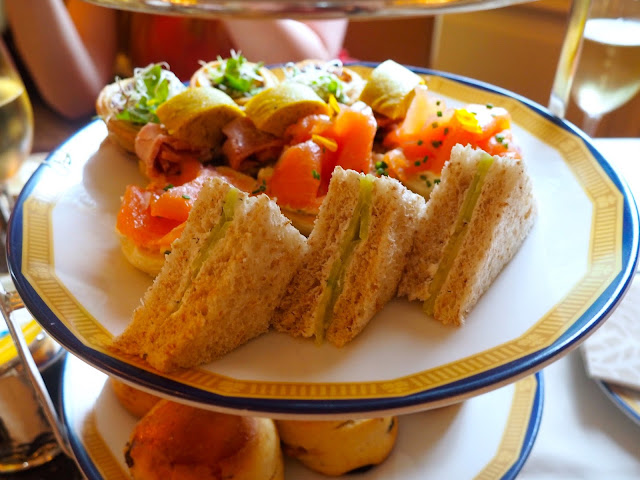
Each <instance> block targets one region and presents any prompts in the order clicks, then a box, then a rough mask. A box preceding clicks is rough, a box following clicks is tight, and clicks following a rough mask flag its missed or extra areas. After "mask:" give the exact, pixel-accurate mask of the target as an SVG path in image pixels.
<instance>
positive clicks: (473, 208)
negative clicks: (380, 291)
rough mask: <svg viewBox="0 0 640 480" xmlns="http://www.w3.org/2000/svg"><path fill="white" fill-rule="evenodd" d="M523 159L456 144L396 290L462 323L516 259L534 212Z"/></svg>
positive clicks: (439, 317)
mask: <svg viewBox="0 0 640 480" xmlns="http://www.w3.org/2000/svg"><path fill="white" fill-rule="evenodd" d="M536 211H537V209H536V203H535V199H534V196H533V187H532V183H531V179H530V177H529V175H528V173H527V169H526V165H525V163H524V161H523V160H521V159H514V158H509V157H500V156H494V157H492V156H491V155H489V154H487V153H485V152H483V151H482V150H480V149H473V148H472V147H470V146H466V147H463V146H462V145H456V146H454V147H453V149H452V151H451V158H450V160H449V162H448V163H446V164H445V167H444V169H443V170H442V177H441V181H440V183H439V184H438V185H436V187H435V188H434V189H433V191H432V193H431V196H430V197H429V202H428V203H427V210H426V213H425V215H424V217H423V218H422V219H421V221H420V226H419V227H418V231H417V233H416V235H415V237H414V242H413V249H412V251H411V253H410V258H411V261H410V262H408V263H407V266H406V270H405V274H404V276H403V278H402V280H401V282H400V288H399V292H398V293H399V295H406V296H408V297H409V299H410V300H416V299H419V300H421V301H423V302H424V311H425V313H427V314H428V315H431V316H433V317H434V318H435V319H436V320H438V321H440V322H442V323H444V324H454V325H461V324H463V323H464V320H465V318H466V316H467V315H468V313H469V312H470V311H471V309H472V308H473V307H474V305H475V304H476V303H477V301H478V299H479V298H480V297H481V296H482V295H483V294H484V293H485V292H486V291H487V289H488V288H489V286H490V285H491V283H492V282H493V281H494V279H495V278H496V277H497V275H498V274H499V273H500V272H501V271H502V269H503V267H504V266H505V265H506V264H507V263H508V262H509V261H510V260H511V258H512V257H513V256H514V255H515V253H516V252H517V251H518V249H519V248H520V246H521V244H522V242H523V241H524V239H525V238H526V236H527V235H528V233H529V231H530V230H531V227H532V225H533V223H534V220H535V217H536Z"/></svg>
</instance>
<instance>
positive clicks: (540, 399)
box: [58, 355, 545, 480]
mask: <svg viewBox="0 0 640 480" xmlns="http://www.w3.org/2000/svg"><path fill="white" fill-rule="evenodd" d="M63 361H64V363H63V366H62V374H61V388H60V389H59V393H58V397H59V398H58V405H59V412H60V416H61V418H62V421H63V423H64V425H65V427H66V428H67V436H68V440H69V445H70V446H71V450H72V451H73V454H74V456H75V458H76V462H77V464H78V466H79V467H80V469H81V470H82V472H83V474H84V475H85V476H86V477H87V479H88V480H103V476H102V475H101V473H100V471H99V469H98V467H97V466H96V464H95V463H94V462H93V460H92V459H91V455H90V454H89V452H88V451H87V450H86V448H85V446H84V443H83V441H82V439H81V438H80V436H79V435H78V434H77V432H76V431H75V430H73V429H71V428H69V425H72V422H73V418H74V414H73V411H72V409H71V408H67V404H66V402H65V398H69V397H70V396H71V395H72V391H73V389H74V387H73V386H72V381H71V380H70V375H68V374H67V369H68V366H67V364H68V362H70V361H82V360H80V359H75V358H72V357H71V356H70V355H67V356H66V357H65V358H64V360H63ZM533 376H534V378H535V380H536V387H535V393H534V397H533V402H532V403H531V411H530V414H529V419H528V422H527V428H526V430H525V435H524V438H523V439H522V444H521V448H520V452H519V454H518V458H517V459H516V461H515V462H514V463H513V465H512V466H511V467H510V468H509V469H508V470H507V471H506V472H505V473H504V475H503V476H502V477H500V479H499V480H514V479H515V478H516V477H517V476H518V474H519V473H520V470H522V467H523V466H524V464H525V463H526V461H527V459H528V458H529V455H530V454H531V450H532V449H533V445H534V444H535V441H536V438H537V436H538V432H539V430H540V424H541V422H542V414H543V410H544V398H545V384H544V375H543V372H542V371H541V370H540V371H538V372H535V373H534V374H533ZM497 480H498V479H497Z"/></svg>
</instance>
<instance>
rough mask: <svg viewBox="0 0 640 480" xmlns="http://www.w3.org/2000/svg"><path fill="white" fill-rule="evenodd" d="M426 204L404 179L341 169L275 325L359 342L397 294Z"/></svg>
mask: <svg viewBox="0 0 640 480" xmlns="http://www.w3.org/2000/svg"><path fill="white" fill-rule="evenodd" d="M424 206H425V202H424V199H423V198H422V197H421V196H419V195H416V194H414V193H412V192H410V191H409V190H407V189H406V188H405V187H404V186H403V185H402V184H401V183H400V182H398V181H397V180H394V179H391V178H388V177H382V178H377V177H374V176H372V175H364V174H361V173H358V172H356V171H354V170H343V169H342V168H340V167H336V169H335V170H334V172H333V176H332V178H331V182H330V184H329V191H328V193H327V196H326V198H325V199H324V201H323V203H322V206H321V207H320V211H319V213H318V217H317V219H316V222H315V225H314V227H313V231H312V232H311V234H310V236H309V239H308V246H309V250H308V252H307V254H306V255H305V257H304V260H303V263H302V266H301V268H300V270H299V271H298V272H297V273H296V275H294V277H293V280H292V281H291V283H290V284H289V286H288V287H287V290H286V292H285V295H284V296H283V300H282V302H281V304H280V305H279V307H278V308H277V310H276V315H275V317H274V321H273V326H274V327H275V328H276V329H277V330H279V331H284V332H289V333H290V334H292V335H294V336H301V337H312V336H313V337H315V339H316V341H317V342H321V341H322V340H323V339H325V338H326V339H327V340H328V341H330V342H331V343H333V344H335V345H337V346H343V345H344V344H346V343H347V342H349V341H351V340H352V339H353V338H354V337H355V336H356V335H358V333H360V332H361V330H362V329H363V328H364V327H365V326H366V325H367V323H368V322H369V320H370V319H371V318H372V317H373V315H374V314H375V313H376V312H378V311H379V310H380V309H382V307H383V306H384V305H385V304H386V303H387V302H388V301H389V300H391V298H393V297H394V296H395V294H396V292H397V287H398V282H399V281H400V276H401V274H402V270H403V267H404V264H405V261H406V256H407V253H408V251H409V249H410V247H411V243H412V238H413V235H414V232H415V230H416V227H417V223H418V218H419V217H420V215H421V214H422V213H423V212H424Z"/></svg>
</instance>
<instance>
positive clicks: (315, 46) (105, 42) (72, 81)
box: [0, 0, 347, 119]
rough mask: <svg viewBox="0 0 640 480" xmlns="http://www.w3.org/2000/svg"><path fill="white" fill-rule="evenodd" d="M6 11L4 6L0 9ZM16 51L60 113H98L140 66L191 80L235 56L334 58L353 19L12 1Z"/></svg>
mask: <svg viewBox="0 0 640 480" xmlns="http://www.w3.org/2000/svg"><path fill="white" fill-rule="evenodd" d="M0 6H1V5H0ZM4 9H5V15H6V22H7V25H8V28H9V30H10V33H11V36H12V41H13V43H14V45H15V49H16V50H17V52H18V53H19V55H20V58H21V60H22V62H23V64H24V66H25V68H26V70H27V71H28V72H29V75H30V76H31V79H32V81H33V84H34V85H35V87H36V88H37V90H38V93H39V94H40V96H41V97H42V99H43V100H44V102H46V104H48V105H49V106H50V107H51V108H52V109H53V110H55V111H56V112H57V113H59V114H60V115H62V116H64V117H66V118H69V119H76V118H82V117H87V116H89V115H92V114H94V113H95V100H96V98H97V96H98V93H99V92H100V90H101V89H102V88H103V87H104V86H105V85H106V84H108V83H111V82H113V80H114V76H115V75H121V76H125V75H130V74H131V69H132V68H133V67H144V66H146V65H148V64H149V63H152V62H166V63H167V64H168V65H169V67H170V68H171V70H172V71H173V72H174V73H175V74H176V75H178V77H179V78H181V79H182V80H188V78H189V76H190V75H191V73H193V72H194V71H195V70H197V68H198V67H199V66H200V63H199V62H200V61H210V60H215V59H216V58H217V56H218V55H220V56H222V57H228V56H229V55H230V50H231V49H234V50H236V51H238V52H241V53H242V54H243V55H244V56H245V57H247V58H248V59H249V60H252V61H263V62H265V63H267V64H269V63H280V62H285V61H298V60H303V59H307V58H313V59H320V60H330V59H334V58H338V57H339V55H340V53H341V48H342V43H343V40H344V36H345V32H346V27H347V21H346V20H322V21H308V22H301V21H295V20H261V19H257V20H253V19H251V20H249V19H246V20H245V19H242V20H241V19H233V20H230V19H224V20H218V19H200V18H194V17H179V16H163V15H155V14H144V13H132V12H123V11H119V10H115V9H110V8H106V7H100V6H97V5H94V4H91V3H87V2H85V1H82V0H66V1H63V0H4Z"/></svg>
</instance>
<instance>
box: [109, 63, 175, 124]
mask: <svg viewBox="0 0 640 480" xmlns="http://www.w3.org/2000/svg"><path fill="white" fill-rule="evenodd" d="M184 88H186V87H185V86H184V85H182V83H180V81H179V80H178V79H177V77H175V75H173V74H172V73H171V72H169V71H168V70H165V69H163V68H162V64H160V63H155V64H151V65H149V66H148V67H146V68H141V69H136V71H135V72H134V75H133V84H132V86H131V88H126V89H125V88H123V89H122V90H121V92H120V98H119V99H115V98H114V102H115V103H116V104H117V103H120V105H116V106H117V107H118V109H119V112H118V113H117V114H116V118H117V119H118V120H125V121H127V122H132V123H136V124H141V125H143V124H146V123H150V122H153V123H160V120H159V119H158V116H157V115H156V109H157V108H158V107H159V106H160V105H162V104H163V103H164V102H165V101H167V100H168V99H169V97H171V96H173V95H175V94H176V93H178V91H179V90H182V89H184ZM118 100H119V101H118Z"/></svg>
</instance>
